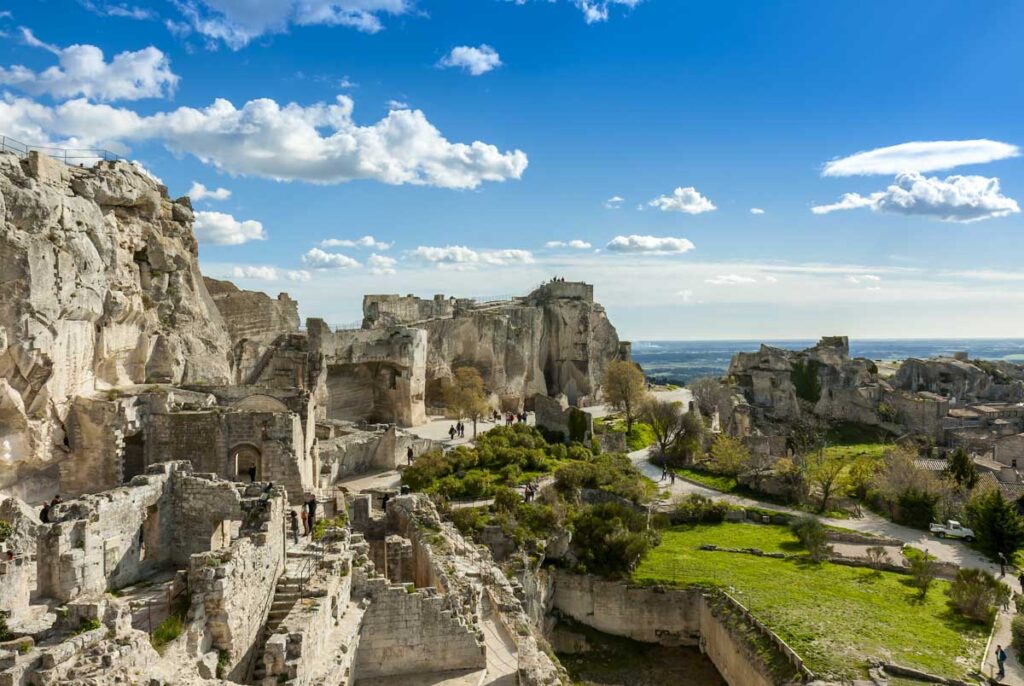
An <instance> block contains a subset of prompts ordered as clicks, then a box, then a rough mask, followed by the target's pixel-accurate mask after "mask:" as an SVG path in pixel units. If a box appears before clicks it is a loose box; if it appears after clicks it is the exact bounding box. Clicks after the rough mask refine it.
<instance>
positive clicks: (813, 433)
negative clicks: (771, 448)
mask: <svg viewBox="0 0 1024 686" xmlns="http://www.w3.org/2000/svg"><path fill="white" fill-rule="evenodd" d="M788 443H789V447H790V448H792V450H793V452H794V453H796V454H797V455H809V454H811V453H815V452H818V451H819V450H821V449H822V448H824V447H825V428H824V427H823V426H822V425H821V422H820V421H819V420H818V419H817V418H816V417H813V416H811V414H810V413H809V412H803V413H801V416H800V417H798V418H796V419H794V420H793V421H792V422H791V429H790V433H789V440H788Z"/></svg>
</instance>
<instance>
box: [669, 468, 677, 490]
mask: <svg viewBox="0 0 1024 686" xmlns="http://www.w3.org/2000/svg"><path fill="white" fill-rule="evenodd" d="M668 478H669V479H670V480H671V482H672V485H673V486H675V485H676V473H675V472H673V471H671V470H669V473H668Z"/></svg>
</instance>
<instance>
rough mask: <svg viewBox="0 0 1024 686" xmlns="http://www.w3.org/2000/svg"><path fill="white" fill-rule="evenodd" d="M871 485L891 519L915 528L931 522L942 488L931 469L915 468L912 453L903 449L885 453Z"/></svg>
mask: <svg viewBox="0 0 1024 686" xmlns="http://www.w3.org/2000/svg"><path fill="white" fill-rule="evenodd" d="M874 487H875V492H876V493H878V496H879V497H880V498H881V499H882V501H883V502H884V503H885V504H886V505H887V506H888V508H889V516H890V517H891V518H892V519H893V520H894V521H897V522H899V523H901V524H909V525H911V526H918V527H926V526H928V524H929V522H931V521H933V518H934V516H935V509H936V506H937V504H938V502H939V499H940V496H941V494H942V491H943V485H942V483H941V482H940V481H939V479H938V478H937V477H936V476H935V474H934V472H931V471H929V470H927V469H923V468H921V467H918V466H917V464H915V462H914V453H913V452H912V451H910V450H908V449H906V448H893V449H892V450H890V451H889V452H887V453H886V455H885V466H884V467H883V469H882V470H881V471H880V472H879V473H878V476H877V477H876V479H875V482H874Z"/></svg>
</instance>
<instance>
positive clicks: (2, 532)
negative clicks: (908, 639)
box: [0, 522, 14, 543]
mask: <svg viewBox="0 0 1024 686" xmlns="http://www.w3.org/2000/svg"><path fill="white" fill-rule="evenodd" d="M13 533H14V529H13V528H11V524H10V522H0V543H3V542H4V541H6V540H7V539H8V538H10V537H11V534H13Z"/></svg>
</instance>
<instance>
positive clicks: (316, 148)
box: [0, 95, 528, 188]
mask: <svg viewBox="0 0 1024 686" xmlns="http://www.w3.org/2000/svg"><path fill="white" fill-rule="evenodd" d="M4 106H6V109H7V114H5V112H4V111H0V124H3V123H4V120H5V119H7V118H10V119H15V121H16V125H17V130H18V132H19V133H23V132H28V131H31V132H32V133H34V134H36V135H33V136H32V137H31V139H29V140H27V141H26V142H29V143H32V144H38V145H44V144H46V143H47V142H49V141H50V140H51V139H52V138H54V137H57V136H62V137H63V139H62V141H61V142H62V143H69V144H71V147H107V148H118V147H120V148H122V151H123V142H125V141H144V140H160V141H162V142H163V144H164V145H165V146H166V147H167V148H169V149H170V150H172V151H174V152H178V153H190V154H192V155H195V156H196V157H197V158H199V159H200V160H202V161H203V162H207V163H209V164H213V165H215V166H216V167H218V168H220V169H224V170H225V171H228V172H230V173H233V174H250V175H254V176H261V177H266V178H271V179H276V180H279V181H291V180H301V181H308V182H311V183H324V184H328V183H343V182H346V181H351V180H354V179H373V180H376V181H381V182H383V183H388V184H417V185H431V186H439V187H442V188H476V187H477V186H479V185H480V184H481V183H483V182H484V181H505V180H508V179H518V178H520V177H521V176H522V174H523V172H524V171H525V170H526V166H527V163H528V161H527V157H526V153H524V152H522V151H520V150H515V151H508V152H501V151H500V150H498V148H497V147H495V146H493V145H488V144H486V143H482V142H480V141H474V142H473V143H468V144H467V143H452V142H450V141H448V140H447V139H446V138H445V137H444V136H442V135H441V132H440V131H438V130H437V129H436V128H435V127H434V126H433V125H432V124H431V123H430V122H429V121H427V118H426V116H425V115H424V114H423V112H422V111H420V110H393V111H391V112H389V113H388V114H387V116H386V117H384V118H383V119H381V120H380V121H378V122H376V123H375V124H371V125H369V126H359V125H357V124H356V123H355V122H354V121H353V119H352V110H353V102H352V99H351V98H349V97H347V96H344V95H339V96H338V97H337V101H336V102H335V103H334V104H331V105H327V104H324V103H317V104H313V105H310V106H308V107H304V106H301V105H298V104H295V103H291V104H287V105H283V106H282V105H279V104H278V103H277V102H275V101H274V100H270V99H266V98H264V99H259V100H251V101H249V102H247V103H245V104H244V105H243V106H242V107H241V108H240V109H239V108H236V107H235V106H234V105H232V104H231V103H230V102H228V101H227V100H222V99H218V100H216V101H214V103H213V104H212V105H210V106H209V107H206V108H204V109H194V108H191V107H181V108H179V109H176V110H173V111H170V112H160V113H157V114H153V115H149V116H143V115H140V114H138V113H136V112H134V111H132V110H128V109H123V108H114V107H111V106H109V105H101V104H94V103H90V102H88V101H86V100H84V99H76V100H70V101H68V102H65V103H63V104H61V105H59V106H57V107H52V108H51V107H44V106H39V105H37V104H36V103H32V102H30V101H25V100H24V99H19V98H10V97H7V98H5V99H4ZM15 110H17V116H16V117H15V116H14V114H13V113H14V111H15ZM5 130H6V131H8V132H9V133H8V135H11V136H12V137H13V136H15V135H16V134H15V132H14V131H12V129H10V128H7V129H5ZM40 139H42V140H40ZM22 140H25V139H22Z"/></svg>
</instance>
